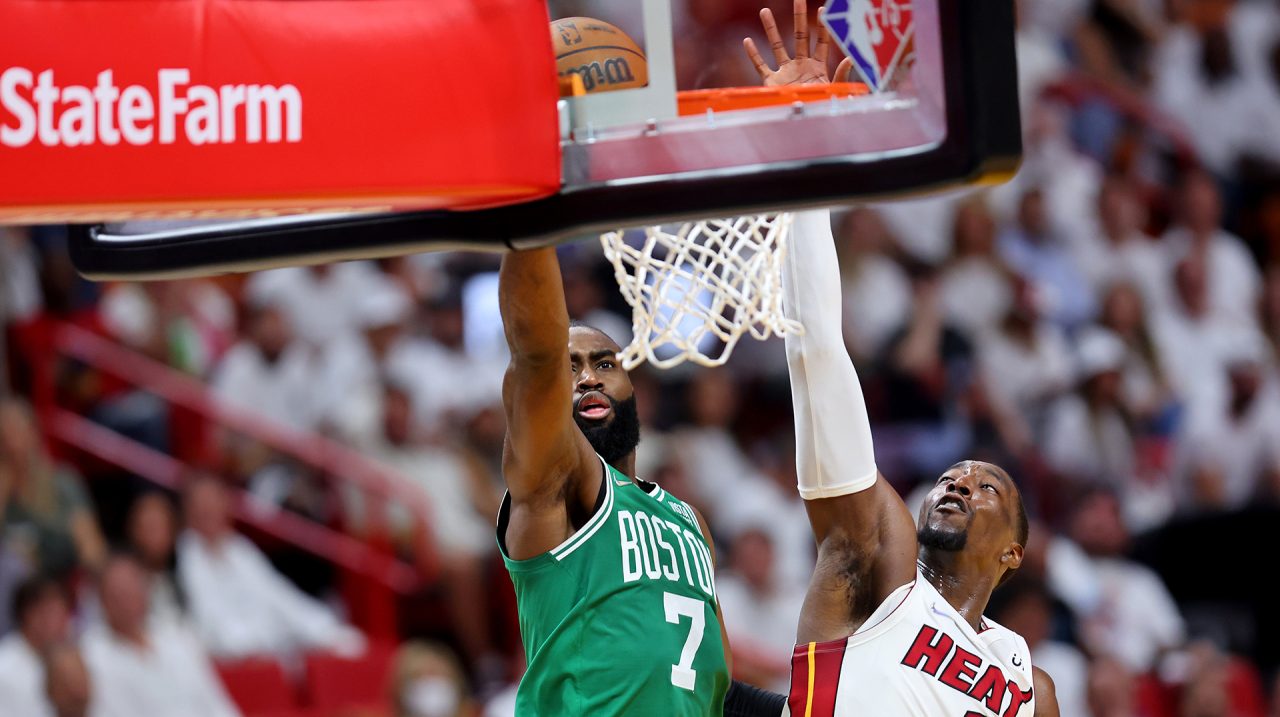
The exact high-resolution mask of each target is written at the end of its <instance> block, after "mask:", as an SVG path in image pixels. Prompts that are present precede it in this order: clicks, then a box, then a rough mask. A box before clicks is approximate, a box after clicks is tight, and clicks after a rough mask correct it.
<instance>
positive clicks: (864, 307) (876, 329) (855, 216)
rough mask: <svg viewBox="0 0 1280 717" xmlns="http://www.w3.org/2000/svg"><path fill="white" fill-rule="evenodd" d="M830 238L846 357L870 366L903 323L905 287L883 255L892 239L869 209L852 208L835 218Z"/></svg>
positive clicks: (896, 269)
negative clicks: (836, 265)
mask: <svg viewBox="0 0 1280 717" xmlns="http://www.w3.org/2000/svg"><path fill="white" fill-rule="evenodd" d="M835 236H836V248H837V249H838V250H839V252H840V270H841V273H842V274H843V282H842V284H843V285H842V291H841V295H842V296H843V298H844V328H845V336H846V337H847V339H848V343H849V350H850V354H851V355H852V356H853V358H854V360H855V361H858V362H866V361H870V360H871V359H872V357H874V356H876V355H877V354H878V353H879V352H880V349H881V348H882V347H883V346H884V342H885V341H887V340H888V339H889V337H890V336H892V335H893V332H894V331H895V330H897V329H898V327H900V326H902V325H903V324H904V323H906V321H907V317H908V316H909V315H910V313H911V283H910V281H909V280H908V279H907V275H906V273H905V272H904V271H903V270H902V267H901V266H900V265H899V264H898V262H896V261H894V260H893V259H892V258H891V257H890V255H889V253H890V251H892V238H891V237H890V236H889V233H888V231H887V230H886V229H885V226H884V222H883V221H882V220H881V219H880V215H879V213H877V212H876V210H875V209H872V208H871V207H865V206H864V207H858V208H856V209H851V210H849V211H848V212H846V213H844V214H843V215H840V218H839V219H838V220H837V225H836V227H835Z"/></svg>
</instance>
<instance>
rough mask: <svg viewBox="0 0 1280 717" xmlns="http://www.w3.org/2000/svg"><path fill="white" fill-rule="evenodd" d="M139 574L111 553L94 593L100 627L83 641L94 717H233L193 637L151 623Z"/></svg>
mask: <svg viewBox="0 0 1280 717" xmlns="http://www.w3.org/2000/svg"><path fill="white" fill-rule="evenodd" d="M147 580H148V576H147V572H146V569H145V568H143V566H142V564H141V563H139V562H138V561H137V560H136V559H135V558H133V557H130V556H128V555H124V554H116V555H113V556H111V557H110V558H109V559H108V560H107V563H106V565H105V567H103V570H102V577H101V579H100V581H99V588H98V591H99V594H100V596H101V599H102V611H103V616H104V618H105V624H104V625H99V626H95V627H93V628H90V629H89V630H88V631H87V632H86V633H85V637H84V654H85V661H86V662H87V663H88V664H89V669H90V674H91V675H92V680H93V685H94V696H95V702H96V704H97V705H98V707H99V708H100V712H99V714H100V715H101V717H140V716H141V715H146V716H147V717H237V716H238V715H239V712H238V711H237V710H236V708H235V706H234V705H233V704H232V703H231V700H230V698H228V697H227V693H226V692H225V691H224V690H223V687H222V683H221V682H220V681H219V680H218V676H217V674H216V673H215V672H214V670H213V665H212V664H211V663H210V662H209V658H208V656H207V655H206V654H205V651H204V647H202V646H201V645H200V642H199V641H198V640H197V639H196V637H195V635H193V634H191V633H189V632H187V630H186V629H185V628H184V627H183V626H182V625H181V624H180V623H178V622H174V621H163V620H160V621H151V620H149V619H148V615H149V614H150V606H149V605H148V604H147V602H148V593H149V588H148V586H147Z"/></svg>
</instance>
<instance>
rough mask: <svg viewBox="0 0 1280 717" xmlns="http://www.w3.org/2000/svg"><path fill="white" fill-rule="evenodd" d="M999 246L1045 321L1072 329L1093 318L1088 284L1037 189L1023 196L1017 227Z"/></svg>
mask: <svg viewBox="0 0 1280 717" xmlns="http://www.w3.org/2000/svg"><path fill="white" fill-rule="evenodd" d="M998 244H999V248H1000V255H1001V256H1002V257H1003V258H1004V260H1005V261H1006V262H1007V263H1008V264H1009V266H1010V267H1012V268H1013V269H1014V271H1016V272H1018V273H1019V274H1021V275H1022V276H1023V278H1025V279H1026V280H1027V281H1029V282H1031V283H1032V284H1034V285H1035V287H1036V292H1037V294H1038V295H1039V296H1040V298H1041V302H1042V304H1041V309H1042V312H1043V315H1044V317H1045V318H1047V319H1049V320H1050V321H1053V322H1054V323H1056V324H1058V325H1059V326H1061V327H1063V328H1066V329H1071V328H1074V327H1076V326H1079V325H1081V324H1083V323H1084V322H1085V321H1088V320H1089V319H1091V318H1092V317H1093V315H1094V313H1095V312H1096V310H1097V307H1096V305H1095V302H1094V297H1093V293H1092V292H1091V291H1090V287H1089V282H1088V281H1087V280H1085V278H1084V275H1083V273H1081V271H1080V269H1079V267H1078V266H1077V265H1076V260H1075V257H1074V256H1072V254H1071V252H1070V251H1069V248H1068V246H1067V244H1066V243H1065V242H1064V240H1063V238H1062V237H1060V236H1058V233H1057V232H1056V231H1054V229H1053V228H1052V227H1051V226H1050V223H1049V215H1048V212H1047V210H1046V208H1045V198H1044V193H1043V192H1042V191H1041V190H1040V188H1038V187H1036V188H1031V189H1028V190H1027V191H1026V192H1025V193H1024V194H1023V195H1022V198H1021V200H1020V201H1019V203H1018V221H1017V226H1016V227H1014V228H1011V229H1009V230H1007V231H1005V232H1004V233H1003V234H1001V236H1000V239H999V242H998Z"/></svg>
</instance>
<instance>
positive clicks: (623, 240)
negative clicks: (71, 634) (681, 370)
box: [600, 214, 803, 370]
mask: <svg viewBox="0 0 1280 717" xmlns="http://www.w3.org/2000/svg"><path fill="white" fill-rule="evenodd" d="M791 224H792V215H790V214H776V215H762V216H749V217H737V218H734V219H708V220H703V221H697V222H686V223H684V224H680V225H678V226H669V227H666V226H660V227H647V228H645V229H644V230H643V234H641V231H640V230H636V231H634V232H622V231H618V232H610V233H608V234H604V235H602V236H601V237H600V241H601V243H602V244H603V245H604V253H605V256H606V257H608V259H609V261H610V262H612V263H613V268H614V275H615V276H616V278H617V280H618V286H619V287H620V288H621V290H622V296H623V298H625V299H626V300H627V303H628V304H630V305H631V328H632V336H633V338H632V340H631V345H629V346H627V347H626V349H624V350H623V352H622V356H621V361H622V365H623V366H624V367H625V368H626V369H627V370H631V369H632V368H635V367H636V366H638V365H640V364H641V363H642V362H644V361H648V362H649V363H651V364H653V365H654V366H655V367H657V368H661V369H668V368H672V367H674V366H676V365H678V364H680V363H683V362H684V361H693V362H694V363H697V364H701V365H703V366H719V365H722V364H724V362H725V361H728V360H729V356H730V355H731V354H732V353H733V349H734V347H735V346H736V345H737V343H738V340H739V339H740V338H742V336H743V335H744V334H750V335H751V336H753V337H755V338H757V339H761V340H763V339H767V338H769V337H770V336H785V335H786V334H788V333H797V332H799V331H802V330H803V329H802V328H801V326H800V325H799V324H798V323H796V322H794V321H789V320H787V318H786V317H785V316H784V315H783V313H782V261H783V259H784V258H785V256H786V250H787V240H788V239H789V237H790V235H791Z"/></svg>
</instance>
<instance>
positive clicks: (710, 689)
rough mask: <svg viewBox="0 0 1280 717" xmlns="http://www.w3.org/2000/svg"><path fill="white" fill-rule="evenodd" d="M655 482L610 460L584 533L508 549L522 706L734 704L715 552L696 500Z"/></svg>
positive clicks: (666, 709)
mask: <svg viewBox="0 0 1280 717" xmlns="http://www.w3.org/2000/svg"><path fill="white" fill-rule="evenodd" d="M647 487H648V490H646V489H645V488H642V487H641V486H640V485H637V484H636V483H634V482H632V481H631V480H630V479H628V478H627V477H626V476H625V475H623V474H621V473H619V472H618V471H616V470H614V469H613V468H612V467H608V466H606V470H605V476H604V487H603V499H602V502H601V504H600V506H599V508H598V509H597V510H596V512H595V514H594V515H593V516H592V517H591V519H590V520H588V521H587V523H586V524H585V525H583V526H582V528H581V529H580V530H578V531H577V532H576V533H574V534H573V536H572V537H570V538H569V539H568V540H566V541H564V543H562V544H560V545H559V546H558V547H556V548H555V549H553V550H551V551H550V552H548V553H544V554H542V555H539V556H538V557H535V558H530V559H529V560H512V559H510V557H508V556H507V555H506V551H505V549H504V550H503V559H504V560H506V564H507V570H509V571H510V572H511V582H512V583H514V585H515V589H516V603H517V605H518V607H519V610H520V633H521V635H522V637H523V638H524V649H525V656H526V658H527V659H528V670H527V671H526V672H525V676H524V679H523V680H522V681H521V682H520V689H519V692H518V694H517V697H516V714H517V715H519V716H520V717H533V716H535V715H536V716H537V717H553V716H559V715H591V716H592V717H610V716H611V715H635V716H637V717H649V716H650V715H652V716H653V717H695V716H696V717H703V716H705V715H717V716H719V715H721V714H722V713H723V710H724V696H725V691H726V690H727V689H728V687H729V671H728V667H727V665H726V664H725V654H724V643H723V642H722V640H721V637H720V623H719V620H718V618H717V616H716V596H715V583H714V574H713V571H712V565H711V552H710V550H709V548H708V545H707V541H706V538H705V537H703V535H702V530H701V528H700V527H699V525H698V521H697V518H695V517H694V514H693V511H692V510H691V509H690V508H689V506H688V505H686V504H685V503H684V502H683V501H680V500H679V499H677V498H675V497H674V496H672V495H670V494H669V493H666V492H665V491H663V490H662V489H661V488H659V487H658V486H656V485H651V484H648V485H647ZM507 508H508V506H507V505H506V504H505V503H504V505H503V518H505V514H506V510H507ZM503 518H500V520H499V531H502V530H505V528H506V521H505V519H503ZM498 542H499V545H502V544H503V541H502V540H499V541H498Z"/></svg>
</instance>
